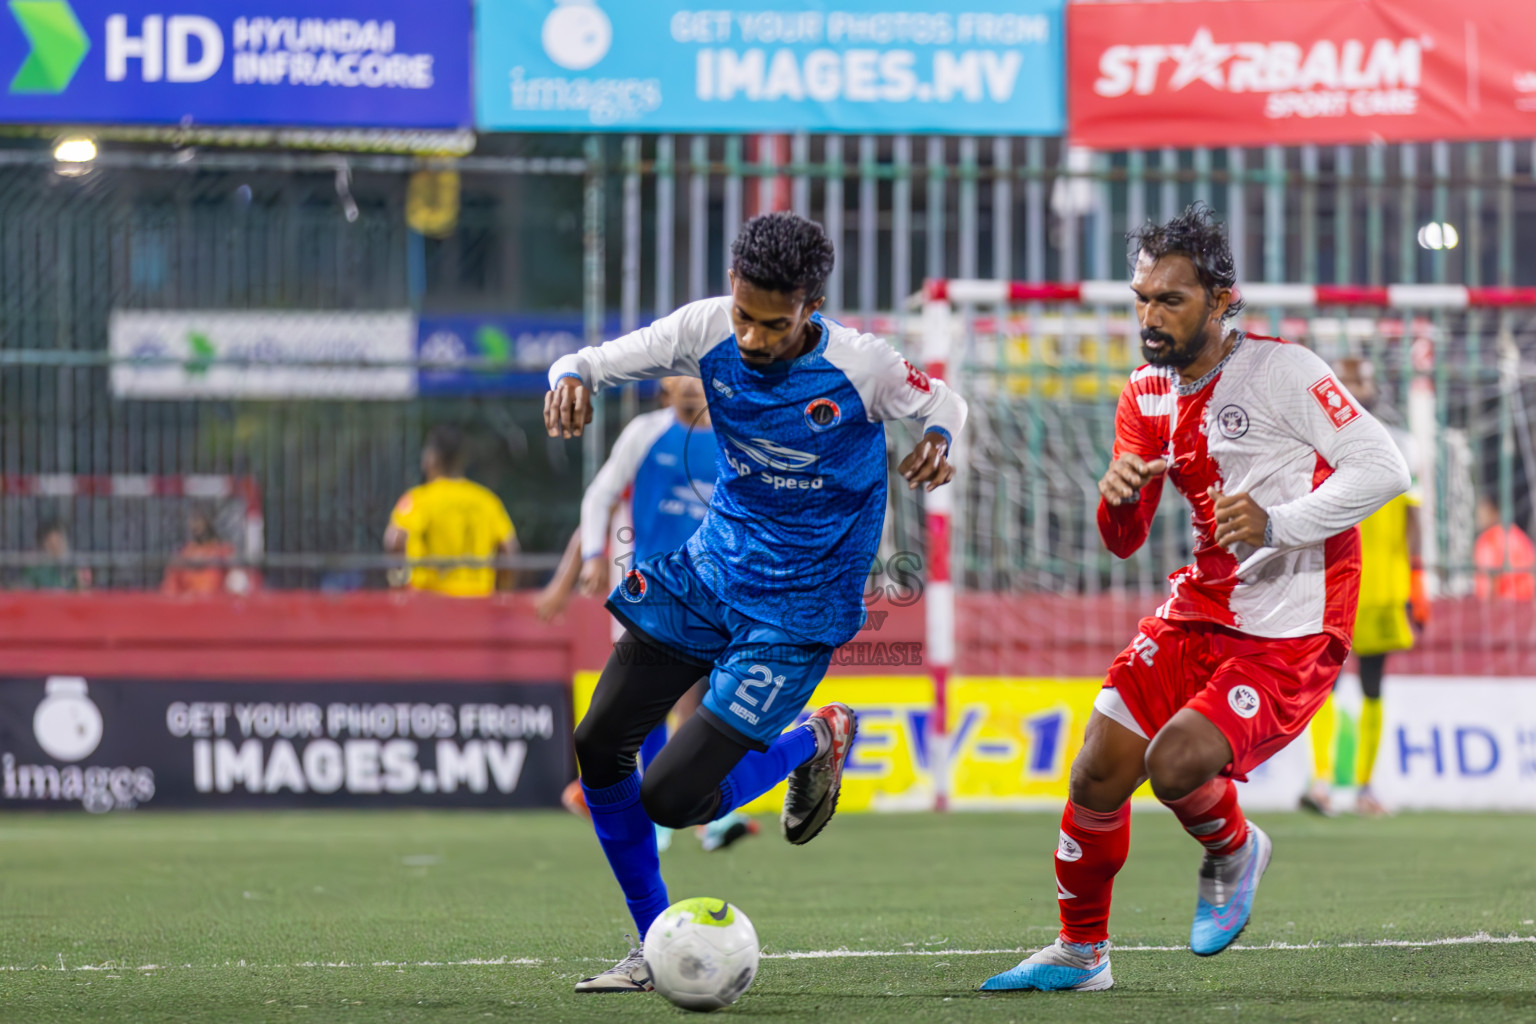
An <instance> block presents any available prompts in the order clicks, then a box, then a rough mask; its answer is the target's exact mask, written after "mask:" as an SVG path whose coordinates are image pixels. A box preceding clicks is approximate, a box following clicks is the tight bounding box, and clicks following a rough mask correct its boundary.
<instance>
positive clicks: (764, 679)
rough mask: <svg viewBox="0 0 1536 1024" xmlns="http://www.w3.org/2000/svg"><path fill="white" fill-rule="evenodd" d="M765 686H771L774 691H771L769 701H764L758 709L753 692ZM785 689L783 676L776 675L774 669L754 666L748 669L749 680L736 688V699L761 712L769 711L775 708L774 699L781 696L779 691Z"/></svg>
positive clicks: (745, 680) (765, 666)
mask: <svg viewBox="0 0 1536 1024" xmlns="http://www.w3.org/2000/svg"><path fill="white" fill-rule="evenodd" d="M763 686H771V687H772V688H773V689H772V690H770V691H769V693H768V699H767V700H765V701H763V703H762V706H761V707H758V703H757V696H756V695H755V694H754V693H753V692H752V691H754V690H756V689H758V688H759V687H763ZM783 688H784V677H783V676H776V675H774V674H773V669H771V668H769V667H768V666H767V665H753V666H752V667H751V668H749V669H747V678H745V679H743V680H742V681H741V685H740V686H738V687H736V699H737V700H739V701H742V702H743V703H745V704H749V705H751V706H752V707H754V708H757V709H758V710H759V711H767V710H768V709H769V708H771V707H773V701H774V698H776V697H777V696H778V695H779V691H780V690H781V689H783Z"/></svg>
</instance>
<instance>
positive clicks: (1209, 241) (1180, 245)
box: [1125, 202, 1246, 320]
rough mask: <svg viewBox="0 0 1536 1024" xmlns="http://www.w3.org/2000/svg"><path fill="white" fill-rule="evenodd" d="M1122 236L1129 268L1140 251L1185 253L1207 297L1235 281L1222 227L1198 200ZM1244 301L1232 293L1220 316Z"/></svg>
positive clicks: (1159, 255)
mask: <svg viewBox="0 0 1536 1024" xmlns="http://www.w3.org/2000/svg"><path fill="white" fill-rule="evenodd" d="M1125 238H1126V241H1128V242H1129V243H1130V248H1129V250H1128V251H1127V253H1126V257H1127V258H1128V259H1129V260H1130V264H1131V270H1132V271H1134V270H1135V269H1136V259H1137V257H1138V256H1139V255H1140V254H1141V253H1146V254H1147V255H1148V256H1149V257H1151V258H1152V259H1153V260H1154V261H1155V260H1160V259H1162V258H1163V257H1164V256H1169V255H1178V256H1186V257H1188V258H1189V261H1190V262H1191V263H1193V264H1194V265H1195V274H1196V275H1197V276H1198V277H1199V278H1200V284H1201V285H1202V286H1204V288H1205V294H1206V296H1207V297H1209V296H1211V294H1212V293H1214V292H1215V291H1216V289H1218V288H1232V287H1235V286H1236V284H1237V265H1236V263H1234V262H1233V260H1232V246H1231V245H1230V244H1229V243H1228V242H1227V230H1226V227H1225V226H1224V225H1223V224H1222V223H1221V222H1220V221H1218V220H1217V219H1216V214H1215V212H1214V211H1212V209H1211V208H1210V207H1209V206H1207V205H1205V204H1204V203H1202V202H1195V203H1191V204H1190V205H1189V206H1187V207H1185V209H1184V212H1183V213H1181V214H1179V215H1178V216H1177V217H1175V218H1173V219H1172V220H1170V221H1168V222H1167V223H1166V224H1154V223H1153V222H1152V221H1147V222H1146V223H1145V224H1143V225H1142V226H1141V227H1139V228H1137V229H1136V230H1135V231H1131V232H1128V233H1127V234H1126V236H1125ZM1244 305H1246V303H1244V302H1243V300H1242V299H1240V298H1238V297H1236V296H1234V297H1233V299H1232V304H1231V305H1230V306H1228V307H1227V312H1226V314H1225V315H1224V316H1223V317H1222V319H1223V320H1225V319H1227V317H1230V316H1232V315H1233V314H1236V313H1240V312H1242V310H1243V306H1244Z"/></svg>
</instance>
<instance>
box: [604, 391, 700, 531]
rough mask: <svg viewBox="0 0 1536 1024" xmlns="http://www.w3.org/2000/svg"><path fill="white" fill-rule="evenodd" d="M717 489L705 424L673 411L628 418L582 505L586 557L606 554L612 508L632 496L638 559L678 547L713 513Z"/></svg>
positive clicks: (632, 516) (661, 410)
mask: <svg viewBox="0 0 1536 1024" xmlns="http://www.w3.org/2000/svg"><path fill="white" fill-rule="evenodd" d="M714 489H715V435H714V431H713V430H711V428H709V427H707V426H702V427H701V426H685V425H684V424H682V423H680V422H678V419H677V416H676V415H675V414H674V413H673V411H672V410H671V409H657V410H656V411H654V412H648V413H643V414H641V415H639V416H636V417H635V418H634V419H632V420H630V421H629V423H628V425H626V426H625V427H624V429H623V430H622V431H621V432H620V433H619V437H618V440H617V441H615V442H614V445H613V452H612V453H611V454H610V455H609V456H608V460H607V461H606V462H604V463H603V467H602V469H600V470H598V473H597V475H596V476H595V477H593V479H592V483H591V484H590V485H589V486H588V487H587V492H586V495H585V497H583V498H582V502H581V536H582V544H581V546H582V556H583V558H595V557H597V556H598V555H601V554H602V553H603V549H604V547H605V545H606V544H607V540H608V513H609V510H610V509H611V508H612V506H613V504H614V502H616V501H618V500H619V498H620V497H621V496H622V495H623V494H624V492H625V490H629V491H630V492H631V493H630V518H631V522H632V524H633V528H634V531H635V533H634V538H633V543H632V544H631V548H632V553H633V556H634V559H633V560H634V561H639V560H641V559H645V558H649V557H651V556H652V555H659V554H664V553H666V552H668V551H676V550H677V549H678V548H680V547H682V546H683V544H684V543H686V542H687V540H688V538H689V537H691V536H692V535H693V532H694V531H695V530H697V529H698V528H699V524H700V523H701V522H703V521H704V516H705V514H706V513H707V512H708V511H709V498H710V495H711V493H713V491H714Z"/></svg>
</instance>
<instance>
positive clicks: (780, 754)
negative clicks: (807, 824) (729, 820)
mask: <svg viewBox="0 0 1536 1024" xmlns="http://www.w3.org/2000/svg"><path fill="white" fill-rule="evenodd" d="M815 756H816V734H815V733H814V732H812V731H811V728H810V726H808V725H805V726H801V727H800V728H798V729H791V730H789V732H786V733H784V734H783V735H781V736H780V737H779V738H778V739H776V740H774V741H773V746H771V747H769V748H768V749H767V750H764V751H762V752H759V751H756V750H754V751H752V752H751V753H749V754H748V755H747V756H746V757H744V758H742V759H741V760H740V761H738V762H736V767H735V768H732V769H731V774H729V775H727V776H726V777H725V781H724V782H722V783H720V810H719V811H717V812H716V813H715V817H716V818H723V817H725V815H726V814H728V813H730V812H731V811H734V810H735V809H736V808H738V807H745V806H746V805H747V804H749V803H751V802H752V801H753V800H756V799H757V798H758V797H760V796H762V795H763V794H764V793H766V792H768V791H769V790H770V789H772V788H773V787H774V786H777V785H778V784H779V783H780V782H783V781H784V777H785V776H786V775H788V774H789V773H790V772H792V771H794V770H795V769H796V768H798V767H800V766H801V765H802V764H805V762H807V761H809V760H810V759H811V758H813V757H815Z"/></svg>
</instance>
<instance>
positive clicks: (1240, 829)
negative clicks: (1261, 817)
mask: <svg viewBox="0 0 1536 1024" xmlns="http://www.w3.org/2000/svg"><path fill="white" fill-rule="evenodd" d="M1163 803H1164V804H1166V805H1167V807H1168V809H1169V810H1170V811H1172V812H1173V813H1174V816H1175V817H1176V818H1178V819H1179V824H1181V825H1183V826H1184V831H1186V832H1188V833H1189V834H1190V835H1192V836H1194V837H1195V838H1196V839H1198V840H1200V845H1201V846H1204V847H1205V848H1206V849H1207V850H1209V851H1211V853H1212V854H1213V855H1215V856H1217V857H1225V856H1227V855H1229V854H1233V853H1236V852H1237V851H1238V850H1241V849H1242V848H1243V844H1244V843H1245V842H1247V841H1248V819H1247V818H1245V817H1243V809H1242V808H1241V807H1239V806H1238V805H1237V786H1236V784H1234V783H1233V781H1232V780H1231V779H1229V778H1226V777H1224V776H1221V775H1218V776H1217V777H1216V778H1214V779H1212V780H1211V781H1210V782H1207V783H1206V784H1205V785H1203V786H1201V787H1200V788H1199V789H1197V790H1195V791H1194V792H1193V793H1190V794H1189V795H1188V796H1183V797H1180V798H1179V799H1177V800H1164V801H1163Z"/></svg>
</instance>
